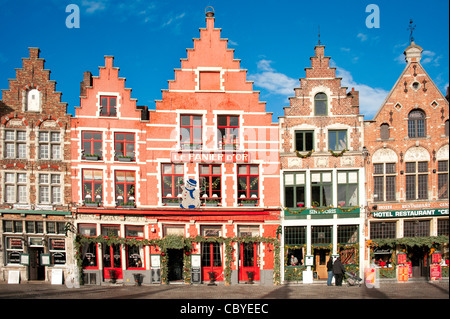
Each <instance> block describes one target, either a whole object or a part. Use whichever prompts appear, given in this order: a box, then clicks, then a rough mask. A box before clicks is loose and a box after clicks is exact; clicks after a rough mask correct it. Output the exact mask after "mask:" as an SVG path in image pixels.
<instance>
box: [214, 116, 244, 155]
mask: <svg viewBox="0 0 450 319" xmlns="http://www.w3.org/2000/svg"><path fill="white" fill-rule="evenodd" d="M217 134H218V136H217V141H218V148H219V149H231V150H233V149H237V148H238V146H239V116H231V115H218V116H217Z"/></svg>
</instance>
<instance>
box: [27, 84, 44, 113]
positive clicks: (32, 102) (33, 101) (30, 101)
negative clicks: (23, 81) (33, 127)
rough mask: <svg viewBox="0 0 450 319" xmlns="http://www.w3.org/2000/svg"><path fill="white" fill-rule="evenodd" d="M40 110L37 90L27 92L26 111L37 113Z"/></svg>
mask: <svg viewBox="0 0 450 319" xmlns="http://www.w3.org/2000/svg"><path fill="white" fill-rule="evenodd" d="M40 109H41V93H40V92H39V90H37V89H33V90H30V91H28V93H27V111H29V112H39V111H40Z"/></svg>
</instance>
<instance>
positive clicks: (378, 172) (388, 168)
mask: <svg viewBox="0 0 450 319" xmlns="http://www.w3.org/2000/svg"><path fill="white" fill-rule="evenodd" d="M395 166H396V164H395V163H377V164H373V184H374V192H373V200H374V201H375V202H380V201H381V202H382V201H395V183H396V178H397V176H396V168H395Z"/></svg>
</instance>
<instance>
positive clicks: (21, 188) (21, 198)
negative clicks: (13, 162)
mask: <svg viewBox="0 0 450 319" xmlns="http://www.w3.org/2000/svg"><path fill="white" fill-rule="evenodd" d="M8 175H13V176H14V181H8V178H7V176H8ZM19 175H20V177H23V176H25V181H21V180H20V179H19ZM3 186H4V193H3V196H4V202H5V203H8V204H28V203H29V200H30V198H29V196H28V195H29V194H28V174H27V173H23V172H5V174H4V181H3ZM8 189H12V190H13V193H12V194H8ZM9 196H12V197H14V199H13V200H12V201H11V200H10V198H9Z"/></svg>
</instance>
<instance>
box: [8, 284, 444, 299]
mask: <svg viewBox="0 0 450 319" xmlns="http://www.w3.org/2000/svg"><path fill="white" fill-rule="evenodd" d="M0 299H234V300H236V299H242V300H244V299H331V300H334V299H449V282H448V281H441V282H426V281H423V282H407V283H381V284H380V287H379V288H367V287H366V286H365V285H362V286H361V287H356V286H353V287H347V286H342V287H335V286H332V287H327V286H326V285H323V284H313V285H303V284H299V285H281V286H259V285H245V284H240V285H233V286H223V285H218V286H208V285H206V284H204V285H184V284H169V285H152V286H146V285H143V286H140V287H137V286H123V285H111V284H108V285H102V286H81V287H80V288H71V289H69V288H67V287H66V286H64V285H51V284H45V283H39V284H36V283H32V284H30V283H28V284H18V285H8V284H0Z"/></svg>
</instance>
